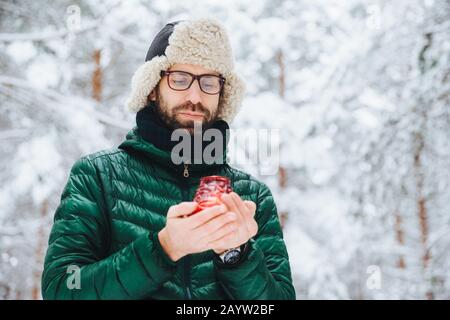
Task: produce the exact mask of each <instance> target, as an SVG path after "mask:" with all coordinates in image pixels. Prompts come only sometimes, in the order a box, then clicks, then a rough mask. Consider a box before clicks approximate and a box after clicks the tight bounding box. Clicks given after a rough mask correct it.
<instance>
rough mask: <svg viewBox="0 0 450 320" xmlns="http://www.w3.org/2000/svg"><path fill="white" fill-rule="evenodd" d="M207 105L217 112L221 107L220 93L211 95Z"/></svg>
mask: <svg viewBox="0 0 450 320" xmlns="http://www.w3.org/2000/svg"><path fill="white" fill-rule="evenodd" d="M206 105H207V106H208V109H209V110H211V111H213V112H215V111H216V110H217V108H218V107H219V95H216V96H209V97H208V98H207V100H206Z"/></svg>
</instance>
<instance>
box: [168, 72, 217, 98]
mask: <svg viewBox="0 0 450 320" xmlns="http://www.w3.org/2000/svg"><path fill="white" fill-rule="evenodd" d="M161 76H167V84H168V85H169V88H171V89H172V90H175V91H184V90H187V89H189V88H190V87H191V85H192V84H193V83H194V81H195V80H197V81H198V84H199V85H200V90H202V91H203V92H204V93H206V94H218V93H220V91H221V90H222V87H223V84H224V83H225V78H224V77H222V76H216V75H214V74H201V75H195V74H192V73H189V72H186V71H161Z"/></svg>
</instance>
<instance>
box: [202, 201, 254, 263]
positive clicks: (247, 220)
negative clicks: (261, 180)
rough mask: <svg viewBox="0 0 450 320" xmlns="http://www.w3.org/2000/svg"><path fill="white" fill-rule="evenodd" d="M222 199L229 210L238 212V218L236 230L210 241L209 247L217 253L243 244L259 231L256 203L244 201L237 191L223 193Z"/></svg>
mask: <svg viewBox="0 0 450 320" xmlns="http://www.w3.org/2000/svg"><path fill="white" fill-rule="evenodd" d="M221 200H222V202H223V204H224V205H225V206H226V207H227V209H228V211H231V212H234V213H235V214H236V217H237V219H236V221H234V222H233V223H234V224H235V228H234V231H232V232H230V233H228V234H227V235H225V236H223V237H221V238H219V239H214V240H213V241H211V242H210V245H209V247H210V248H211V249H212V250H214V252H215V253H216V254H221V253H223V252H225V251H226V250H228V249H231V248H237V247H239V246H241V245H242V244H244V243H246V242H248V241H249V240H250V239H251V238H252V237H254V236H255V235H256V234H257V232H258V224H257V223H256V220H255V212H256V204H255V203H254V202H253V201H244V200H242V199H241V198H240V197H239V195H238V194H237V193H235V192H232V193H229V194H224V195H222V196H221Z"/></svg>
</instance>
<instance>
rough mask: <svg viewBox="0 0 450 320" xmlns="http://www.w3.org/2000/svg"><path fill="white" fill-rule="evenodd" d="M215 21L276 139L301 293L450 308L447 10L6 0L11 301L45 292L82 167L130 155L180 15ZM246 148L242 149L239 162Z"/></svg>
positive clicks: (282, 209)
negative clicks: (73, 178) (166, 36)
mask: <svg viewBox="0 0 450 320" xmlns="http://www.w3.org/2000/svg"><path fill="white" fill-rule="evenodd" d="M197 16H212V17H215V18H216V19H218V20H220V21H222V22H223V24H224V25H225V26H226V28H227V30H228V33H229V35H230V38H231V41H232V46H233V50H234V53H235V56H236V61H237V68H238V69H239V71H240V73H241V74H242V76H243V77H244V78H245V80H246V82H247V86H248V92H247V95H246V99H245V100H244V103H243V107H242V109H241V113H240V114H239V116H238V117H237V118H236V120H235V122H234V123H233V125H232V127H233V128H279V129H280V137H281V146H280V164H279V170H278V172H277V174H276V175H270V176H265V175H261V174H260V173H259V171H258V168H257V167H256V166H251V165H249V166H245V167H244V169H245V170H248V171H249V172H251V173H252V174H254V175H255V176H256V177H257V178H259V179H261V180H263V181H264V182H266V183H267V184H268V185H269V186H270V187H271V189H272V191H273V193H274V197H275V201H276V203H277V206H278V209H279V213H280V216H281V218H282V222H283V228H284V233H285V239H286V244H287V247H288V251H289V254H290V259H291V267H292V272H293V277H294V284H295V287H296V291H297V298H298V299H450V272H449V270H450V204H449V202H450V109H449V107H450V1H448V0H397V1H384V0H346V1H338V0H328V1H326V0H292V1H288V0H286V1H281V0H258V1H256V0H255V1H238V0H230V1H218V0H209V1H206V0H196V1H186V0H170V1H167V0H154V1H144V0H141V1H139V0H128V1H93V0H77V1H75V0H71V1H65V0H63V1H57V2H56V1H50V0H36V1H32V0H29V1H26V0H21V1H18V0H0V182H1V184H0V299H41V295H40V276H41V272H42V265H43V258H44V254H45V250H46V246H47V240H48V233H49V231H50V228H51V225H52V219H53V214H54V210H55V208H56V206H57V205H58V203H59V197H60V195H61V192H62V189H63V187H64V185H65V183H66V180H67V176H68V173H69V169H70V167H71V166H72V164H73V163H74V162H75V160H76V159H78V158H79V157H80V156H82V155H84V154H88V153H92V152H95V151H98V150H101V149H107V148H111V147H115V146H117V145H118V144H119V143H120V142H121V141H122V140H123V139H124V137H125V134H126V132H127V131H128V130H129V129H131V128H132V127H133V125H134V121H135V118H134V116H133V115H132V114H129V113H127V112H125V111H124V107H123V105H124V101H125V99H126V97H127V95H128V93H129V89H130V82H131V76H132V74H133V73H134V71H135V70H136V68H137V67H138V66H139V65H140V64H141V63H143V61H144V57H145V53H146V51H147V49H148V46H149V45H150V42H151V40H152V39H153V37H154V35H155V34H156V33H157V32H158V31H159V30H160V28H161V27H162V26H163V25H164V24H165V23H167V22H169V21H174V20H179V19H186V18H190V17H197ZM236 152H237V151H236Z"/></svg>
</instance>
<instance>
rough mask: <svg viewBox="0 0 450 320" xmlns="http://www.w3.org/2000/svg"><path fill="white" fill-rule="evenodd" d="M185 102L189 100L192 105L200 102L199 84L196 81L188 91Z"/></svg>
mask: <svg viewBox="0 0 450 320" xmlns="http://www.w3.org/2000/svg"><path fill="white" fill-rule="evenodd" d="M186 100H189V101H190V102H191V103H192V104H194V105H196V104H197V103H200V102H201V101H202V91H201V90H200V84H199V83H198V80H197V79H196V80H195V81H194V83H193V84H192V85H191V87H190V88H189V89H188V91H187V96H186Z"/></svg>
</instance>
